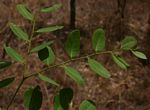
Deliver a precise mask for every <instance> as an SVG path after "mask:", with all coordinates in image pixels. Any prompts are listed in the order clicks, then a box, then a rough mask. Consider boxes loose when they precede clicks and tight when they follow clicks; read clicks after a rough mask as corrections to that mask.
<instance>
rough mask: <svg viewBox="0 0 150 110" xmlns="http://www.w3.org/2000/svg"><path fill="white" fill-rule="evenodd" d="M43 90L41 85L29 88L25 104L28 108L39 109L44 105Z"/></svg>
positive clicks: (29, 109) (26, 92)
mask: <svg viewBox="0 0 150 110" xmlns="http://www.w3.org/2000/svg"><path fill="white" fill-rule="evenodd" d="M42 99H43V96H42V92H41V90H40V87H39V86H36V87H35V88H34V89H33V88H29V89H27V90H26V91H25V93H24V104H25V107H26V108H27V109H28V110H39V109H40V108H41V105H42Z"/></svg>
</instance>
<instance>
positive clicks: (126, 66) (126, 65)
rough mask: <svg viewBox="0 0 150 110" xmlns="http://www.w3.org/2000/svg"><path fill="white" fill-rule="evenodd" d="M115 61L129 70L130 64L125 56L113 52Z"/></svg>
mask: <svg viewBox="0 0 150 110" xmlns="http://www.w3.org/2000/svg"><path fill="white" fill-rule="evenodd" d="M112 59H113V61H114V62H115V63H116V64H117V65H118V66H119V67H120V68H122V69H124V70H127V68H128V67H129V66H130V65H129V64H128V63H127V62H126V61H125V60H124V59H123V58H121V57H120V56H119V55H115V54H112Z"/></svg>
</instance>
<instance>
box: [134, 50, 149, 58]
mask: <svg viewBox="0 0 150 110" xmlns="http://www.w3.org/2000/svg"><path fill="white" fill-rule="evenodd" d="M132 53H133V54H134V55H135V56H136V57H138V58H140V59H147V57H146V55H145V54H144V53H142V52H139V51H132Z"/></svg>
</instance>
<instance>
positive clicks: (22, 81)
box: [6, 78, 26, 110]
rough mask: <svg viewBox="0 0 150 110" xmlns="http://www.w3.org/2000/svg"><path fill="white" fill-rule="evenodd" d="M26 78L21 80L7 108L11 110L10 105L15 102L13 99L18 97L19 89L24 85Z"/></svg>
mask: <svg viewBox="0 0 150 110" xmlns="http://www.w3.org/2000/svg"><path fill="white" fill-rule="evenodd" d="M25 79H26V78H23V79H22V80H21V82H20V84H19V86H18V87H17V89H16V91H15V93H14V95H13V97H12V99H11V100H10V103H9V104H8V106H7V109H6V110H9V107H10V106H11V104H12V103H13V101H14V100H15V97H16V95H17V93H18V91H19V90H20V88H21V87H22V85H23V83H24V81H25Z"/></svg>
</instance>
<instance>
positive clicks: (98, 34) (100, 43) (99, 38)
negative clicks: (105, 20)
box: [92, 29, 105, 52]
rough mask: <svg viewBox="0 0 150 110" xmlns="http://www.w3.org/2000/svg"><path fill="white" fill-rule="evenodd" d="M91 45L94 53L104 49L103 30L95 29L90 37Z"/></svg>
mask: <svg viewBox="0 0 150 110" xmlns="http://www.w3.org/2000/svg"><path fill="white" fill-rule="evenodd" d="M92 45H93V48H94V50H95V51H96V52H98V51H101V50H103V49H104V48H105V32H104V30H103V29H97V30H96V31H95V32H94V34H93V37H92Z"/></svg>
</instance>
